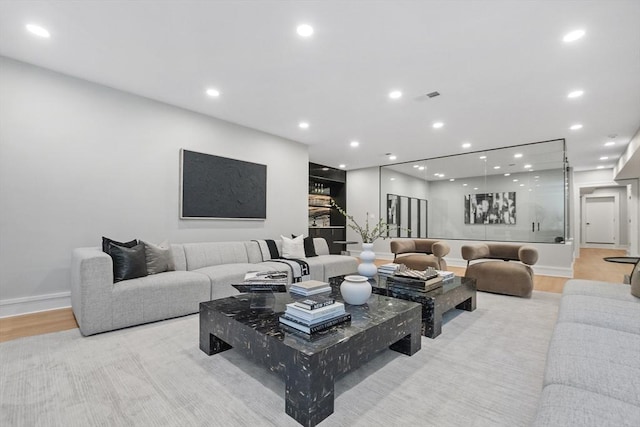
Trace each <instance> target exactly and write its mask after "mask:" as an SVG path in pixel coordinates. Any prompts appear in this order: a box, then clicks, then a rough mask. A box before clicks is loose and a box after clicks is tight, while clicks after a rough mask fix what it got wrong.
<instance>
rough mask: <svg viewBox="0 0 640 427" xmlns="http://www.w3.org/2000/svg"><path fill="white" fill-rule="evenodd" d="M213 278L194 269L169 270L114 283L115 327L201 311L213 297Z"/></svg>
mask: <svg viewBox="0 0 640 427" xmlns="http://www.w3.org/2000/svg"><path fill="white" fill-rule="evenodd" d="M210 295H211V281H210V280H209V278H208V277H207V276H205V275H203V274H198V273H194V272H190V271H167V272H165V273H162V274H154V275H151V276H146V277H142V278H139V279H132V280H127V281H126V282H120V283H117V284H115V285H114V286H113V304H112V306H113V308H112V313H111V314H112V319H109V320H110V321H111V322H112V324H113V327H112V328H109V329H118V328H124V327H126V326H131V325H136V324H140V323H147V322H154V321H156V320H164V319H169V318H171V317H176V316H184V315H186V314H191V313H197V312H198V311H199V309H200V307H199V305H200V302H203V301H209V300H210Z"/></svg>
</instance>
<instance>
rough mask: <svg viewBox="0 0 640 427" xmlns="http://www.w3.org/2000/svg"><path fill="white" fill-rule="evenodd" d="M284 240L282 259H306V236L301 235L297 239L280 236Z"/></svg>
mask: <svg viewBox="0 0 640 427" xmlns="http://www.w3.org/2000/svg"><path fill="white" fill-rule="evenodd" d="M280 238H281V239H282V257H283V258H296V259H300V258H304V257H305V254H304V236H303V235H302V234H301V235H299V236H298V237H296V238H295V239H290V238H288V237H284V236H282V235H281V236H280Z"/></svg>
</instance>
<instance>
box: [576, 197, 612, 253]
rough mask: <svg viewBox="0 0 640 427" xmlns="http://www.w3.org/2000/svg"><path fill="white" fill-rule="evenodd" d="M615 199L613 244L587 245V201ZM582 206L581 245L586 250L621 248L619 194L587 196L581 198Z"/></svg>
mask: <svg viewBox="0 0 640 427" xmlns="http://www.w3.org/2000/svg"><path fill="white" fill-rule="evenodd" d="M611 197H613V219H614V221H615V223H614V226H613V240H614V242H613V243H587V241H586V236H587V221H586V216H587V209H586V205H587V199H602V198H611ZM581 199H582V200H581V201H580V203H581V206H580V224H581V226H582V230H581V232H580V237H581V238H580V245H581V246H582V247H585V248H612V249H614V248H615V249H617V248H619V247H620V200H619V198H618V194H617V193H597V194H585V195H583V196H582V197H581Z"/></svg>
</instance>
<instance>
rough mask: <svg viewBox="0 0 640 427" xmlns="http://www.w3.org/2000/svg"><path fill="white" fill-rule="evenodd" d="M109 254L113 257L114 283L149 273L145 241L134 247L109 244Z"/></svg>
mask: <svg viewBox="0 0 640 427" xmlns="http://www.w3.org/2000/svg"><path fill="white" fill-rule="evenodd" d="M109 252H110V253H109V255H111V258H112V259H113V283H116V282H120V281H122V280H127V279H135V278H136V277H144V276H146V275H147V259H146V256H145V251H144V243H140V244H137V245H135V246H134V247H132V248H126V247H124V246H118V245H115V244H113V243H110V244H109Z"/></svg>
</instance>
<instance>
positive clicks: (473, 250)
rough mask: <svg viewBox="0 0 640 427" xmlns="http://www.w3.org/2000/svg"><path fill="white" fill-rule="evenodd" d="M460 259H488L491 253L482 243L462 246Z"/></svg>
mask: <svg viewBox="0 0 640 427" xmlns="http://www.w3.org/2000/svg"><path fill="white" fill-rule="evenodd" d="M461 251H462V258H463V259H465V260H467V261H472V260H474V259H480V258H489V257H490V254H491V252H490V251H489V246H488V245H486V244H484V243H478V244H475V245H463V246H462V248H461Z"/></svg>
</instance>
